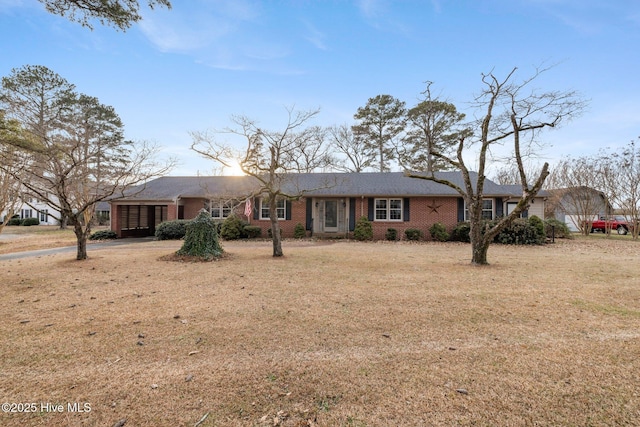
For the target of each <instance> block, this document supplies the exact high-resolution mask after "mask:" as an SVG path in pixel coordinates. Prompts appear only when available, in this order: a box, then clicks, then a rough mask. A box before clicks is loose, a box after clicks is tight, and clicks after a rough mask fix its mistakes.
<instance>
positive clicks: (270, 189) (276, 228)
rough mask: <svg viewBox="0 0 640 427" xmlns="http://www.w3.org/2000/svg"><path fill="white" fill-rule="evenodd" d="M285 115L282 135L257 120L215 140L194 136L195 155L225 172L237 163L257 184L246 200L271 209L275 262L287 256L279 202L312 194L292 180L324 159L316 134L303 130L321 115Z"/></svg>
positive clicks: (240, 121) (241, 120) (243, 121)
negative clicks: (239, 144)
mask: <svg viewBox="0 0 640 427" xmlns="http://www.w3.org/2000/svg"><path fill="white" fill-rule="evenodd" d="M287 113H288V120H287V124H286V125H285V127H284V129H283V130H281V131H270V130H266V129H263V128H261V127H260V126H259V125H258V123H257V122H256V121H255V120H252V119H250V118H248V117H245V116H234V117H232V121H233V122H234V123H235V125H236V127H234V128H230V129H226V130H224V131H222V132H215V133H214V134H212V133H209V132H192V134H191V135H192V139H193V142H192V144H191V149H192V150H194V151H195V152H196V153H198V154H200V155H202V156H203V157H205V158H208V159H211V160H214V161H215V162H217V163H220V164H222V165H223V166H225V167H232V166H233V165H234V164H235V163H236V162H237V163H238V164H239V165H240V167H241V169H242V171H243V172H244V173H245V174H246V175H249V176H251V177H253V178H255V180H256V182H257V187H256V189H255V191H254V193H253V194H252V195H248V196H261V197H263V200H264V202H266V203H268V204H269V219H270V221H271V236H272V241H273V256H274V257H281V256H283V251H282V239H281V236H280V225H279V222H278V202H279V201H281V200H294V199H299V198H300V197H302V196H303V195H304V193H305V192H307V191H310V190H313V189H310V188H301V187H299V186H297V185H296V183H295V180H294V179H293V178H292V175H291V174H292V173H300V172H308V171H310V170H311V169H312V167H311V166H312V165H317V164H319V163H318V162H319V161H321V158H322V157H323V156H324V153H325V150H324V147H322V143H321V142H322V141H321V140H320V139H319V138H318V131H317V128H315V127H306V128H305V127H304V126H305V125H306V124H307V123H308V122H309V121H310V120H311V119H313V118H314V117H315V116H316V115H317V114H318V113H319V110H310V111H295V110H294V109H293V108H287ZM225 133H226V134H232V135H236V136H240V137H242V138H243V139H244V140H245V142H246V148H245V149H244V150H238V149H235V148H234V147H233V146H232V145H231V144H229V143H227V142H218V141H217V140H216V138H215V136H216V135H220V134H225ZM302 152H304V153H305V154H304V155H303V154H302ZM254 208H255V209H257V208H258V207H257V206H256V207H254Z"/></svg>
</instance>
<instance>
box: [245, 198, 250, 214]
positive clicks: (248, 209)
mask: <svg viewBox="0 0 640 427" xmlns="http://www.w3.org/2000/svg"><path fill="white" fill-rule="evenodd" d="M244 216H246V217H247V218H251V199H247V200H246V201H245V202H244Z"/></svg>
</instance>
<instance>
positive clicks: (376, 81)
mask: <svg viewBox="0 0 640 427" xmlns="http://www.w3.org/2000/svg"><path fill="white" fill-rule="evenodd" d="M141 3H143V5H144V4H146V1H144V0H142V1H141ZM172 3H173V8H172V9H171V10H166V9H155V10H153V11H151V10H149V9H147V8H146V6H145V7H143V9H142V12H143V20H142V21H141V22H139V23H137V24H134V25H133V26H132V27H131V28H130V29H129V30H127V31H126V32H123V31H118V30H116V29H114V28H112V27H105V26H101V25H100V23H98V22H95V23H94V29H93V30H90V29H88V28H85V27H82V26H81V25H79V24H78V23H74V22H71V21H69V20H67V19H66V18H63V17H59V16H56V15H52V14H49V13H47V12H46V11H45V9H44V6H43V5H42V4H41V3H40V2H38V1H37V0H0V76H8V75H10V73H11V71H12V69H17V68H20V67H22V66H25V65H44V66H46V67H48V68H50V69H51V70H53V71H54V72H56V73H57V74H59V75H60V76H62V77H64V78H65V79H67V80H68V81H69V82H70V83H73V84H75V86H76V89H77V90H78V91H79V92H81V93H84V94H87V95H90V96H94V97H97V98H98V99H99V100H100V102H102V103H103V104H106V105H111V106H113V107H114V108H115V110H116V112H117V113H118V114H119V115H120V117H121V119H122V121H123V122H124V125H125V136H126V138H127V139H131V140H135V141H150V142H153V143H156V144H158V145H160V146H161V147H162V156H166V157H168V156H171V157H175V158H177V159H178V161H179V164H178V166H177V167H176V168H175V169H174V170H173V171H172V172H171V175H195V174H198V173H199V174H210V173H211V172H212V170H213V168H214V167H215V166H216V165H215V164H214V163H213V162H212V161H210V160H206V159H202V158H201V157H199V156H198V155H197V154H196V153H194V152H192V151H191V150H190V149H189V147H190V145H191V141H192V139H191V135H190V132H193V131H206V130H216V129H223V128H225V127H229V126H231V125H232V124H233V123H232V122H231V120H230V118H231V116H233V115H236V116H237V115H244V116H247V117H250V118H252V119H254V120H256V121H257V122H259V123H260V125H261V126H262V127H263V128H266V129H270V130H278V129H282V128H283V126H284V125H286V122H287V110H286V109H287V108H292V107H293V108H295V109H297V110H309V109H315V108H319V109H320V113H319V114H318V116H316V118H315V120H314V121H313V122H312V123H310V124H313V125H321V126H331V125H339V124H349V125H351V124H353V123H354V120H353V115H354V114H355V112H356V110H357V109H358V107H361V106H364V105H365V104H366V103H367V100H368V99H369V98H372V97H375V96H376V95H379V94H389V95H392V96H394V97H396V98H398V99H400V100H403V101H405V102H406V103H407V106H409V107H411V106H413V105H415V104H416V103H417V102H418V101H419V98H420V93H421V92H422V91H423V90H424V89H425V82H427V81H431V82H433V84H432V86H431V88H432V93H435V94H437V95H439V96H440V97H441V98H442V99H444V100H446V101H448V102H451V103H453V104H455V105H456V106H457V108H458V110H459V111H462V112H467V109H468V108H469V105H470V102H471V101H472V100H473V98H474V96H475V95H477V94H479V93H480V91H481V90H482V89H483V85H482V81H481V76H482V73H488V72H493V73H495V74H496V75H497V76H503V77H506V75H507V74H508V73H509V72H510V71H511V70H512V69H513V68H514V67H518V73H519V76H521V77H522V78H525V77H530V76H531V75H532V74H533V73H534V72H535V69H536V67H541V66H543V67H547V66H552V68H551V69H550V70H549V71H547V72H545V73H544V74H543V75H541V76H540V77H539V78H537V79H536V85H537V86H536V87H538V88H540V90H541V91H552V90H560V91H568V90H575V91H577V92H579V93H580V94H581V96H582V97H583V98H584V99H585V100H587V101H588V103H589V105H588V108H587V110H586V111H585V112H584V113H583V114H582V115H581V116H580V117H578V118H576V119H574V120H573V121H571V122H569V123H567V124H566V125H564V126H563V127H562V128H560V129H554V130H552V131H549V132H546V133H545V134H544V135H543V137H542V140H543V142H544V144H545V148H544V149H543V150H542V151H541V152H540V158H541V160H546V161H550V162H551V163H552V164H553V162H554V161H557V160H558V159H562V158H565V157H567V156H573V157H577V156H581V155H593V154H596V153H597V152H598V150H599V149H601V148H605V147H610V148H612V149H616V148H618V147H622V146H624V145H626V144H628V143H629V142H630V141H631V140H635V139H636V138H637V137H638V136H640V78H639V71H640V2H639V1H637V0H608V1H602V0H415V1H413V0H397V1H391V0H357V1H346V0H335V1H331V0H316V1H311V0H288V1H287V0H281V1H275V0H274V1H250V0H189V1H184V0H182V1H181V0H173V1H172ZM222 139H224V137H222ZM239 148H240V147H239Z"/></svg>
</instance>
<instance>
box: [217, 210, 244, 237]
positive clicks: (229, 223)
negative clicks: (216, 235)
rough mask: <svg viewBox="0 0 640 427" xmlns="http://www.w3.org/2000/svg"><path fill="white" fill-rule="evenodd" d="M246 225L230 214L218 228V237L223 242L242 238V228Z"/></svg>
mask: <svg viewBox="0 0 640 427" xmlns="http://www.w3.org/2000/svg"><path fill="white" fill-rule="evenodd" d="M246 225H248V224H247V223H246V222H244V221H242V220H241V219H240V217H238V216H237V215H236V214H231V215H229V216H228V217H226V218H225V219H224V221H223V222H222V226H221V227H220V237H222V238H223V239H224V240H237V239H240V238H242V237H244V236H245V235H244V227H245V226H246Z"/></svg>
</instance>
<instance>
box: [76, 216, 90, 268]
mask: <svg viewBox="0 0 640 427" xmlns="http://www.w3.org/2000/svg"><path fill="white" fill-rule="evenodd" d="M73 232H74V233H75V235H76V240H77V248H78V249H77V252H76V259H77V260H78V261H81V260H84V259H87V238H88V237H89V233H90V232H91V227H90V226H89V225H87V226H86V227H84V229H83V227H82V224H80V223H78V222H76V223H75V224H74V226H73Z"/></svg>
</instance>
